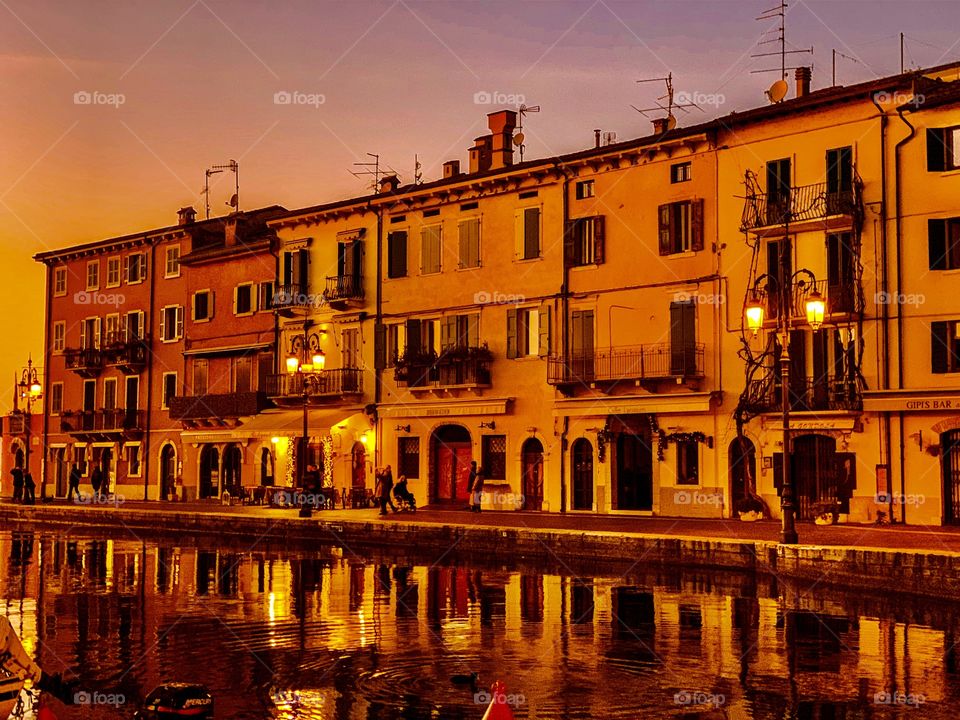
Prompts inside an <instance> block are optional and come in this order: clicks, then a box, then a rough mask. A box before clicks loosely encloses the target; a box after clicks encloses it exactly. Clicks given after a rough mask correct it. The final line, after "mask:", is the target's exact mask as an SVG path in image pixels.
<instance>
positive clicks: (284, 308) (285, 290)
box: [273, 283, 319, 317]
mask: <svg viewBox="0 0 960 720" xmlns="http://www.w3.org/2000/svg"><path fill="white" fill-rule="evenodd" d="M313 307H319V298H317V297H316V296H315V295H311V294H310V288H309V286H308V285H306V284H302V283H288V284H286V285H277V286H276V288H275V289H274V291H273V308H274V310H277V311H278V312H280V314H282V315H285V316H288V317H289V316H291V315H293V313H294V311H295V310H309V309H310V308H313Z"/></svg>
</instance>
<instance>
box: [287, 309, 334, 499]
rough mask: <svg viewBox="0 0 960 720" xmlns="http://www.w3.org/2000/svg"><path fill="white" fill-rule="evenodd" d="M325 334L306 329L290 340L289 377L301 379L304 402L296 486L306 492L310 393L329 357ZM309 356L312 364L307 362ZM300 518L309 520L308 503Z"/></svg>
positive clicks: (319, 380) (319, 379)
mask: <svg viewBox="0 0 960 720" xmlns="http://www.w3.org/2000/svg"><path fill="white" fill-rule="evenodd" d="M324 334H325V333H323V331H322V330H321V332H319V333H316V332H313V333H308V332H307V331H306V328H305V329H304V332H303V334H302V335H296V336H294V337H293V338H291V340H290V352H289V354H288V355H287V359H286V367H287V374H288V375H289V376H290V378H291V379H293V378H297V377H299V378H300V395H301V397H302V399H303V435H302V436H301V440H300V451H299V452H298V453H297V487H300V488H302V489H306V475H307V448H308V443H309V437H310V434H309V428H308V419H309V411H310V391H311V390H312V389H315V388H316V387H317V386H318V385H319V384H320V383H321V382H322V377H323V371H324V367H326V364H327V356H326V354H325V353H324V352H323V348H321V347H320V338H321V335H324ZM308 354H309V357H310V363H309V364H308V363H307V356H308ZM300 516H301V517H310V505H309V503H306V502H304V503H302V504H301V506H300Z"/></svg>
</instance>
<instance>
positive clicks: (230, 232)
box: [223, 215, 237, 247]
mask: <svg viewBox="0 0 960 720" xmlns="http://www.w3.org/2000/svg"><path fill="white" fill-rule="evenodd" d="M223 244H224V246H226V247H233V246H234V245H236V244H237V216H236V215H231V216H230V217H228V218H227V219H226V220H225V221H224V223H223Z"/></svg>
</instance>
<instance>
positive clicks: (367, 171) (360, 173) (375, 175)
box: [350, 153, 398, 192]
mask: <svg viewBox="0 0 960 720" xmlns="http://www.w3.org/2000/svg"><path fill="white" fill-rule="evenodd" d="M367 155H368V156H369V157H372V158H373V162H356V163H354V164H353V166H354V167H358V168H363V169H362V170H351V171H350V174H351V175H353V176H354V177H357V178H363V177H364V176H366V177H369V178H372V180H371V183H370V185H368V187H369V188H371V189H372V190H373V191H374V192H377V190H379V189H380V180H381V178H384V177H386V176H387V175H398V173H397V171H396V170H394V169H393V168H390V167H387V168H385V169H381V167H380V156H379V155H374V154H373V153H367Z"/></svg>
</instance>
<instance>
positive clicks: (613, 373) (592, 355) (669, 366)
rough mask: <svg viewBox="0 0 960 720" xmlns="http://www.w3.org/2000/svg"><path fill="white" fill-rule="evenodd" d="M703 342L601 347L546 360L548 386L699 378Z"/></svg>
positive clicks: (701, 370) (701, 366) (701, 367)
mask: <svg viewBox="0 0 960 720" xmlns="http://www.w3.org/2000/svg"><path fill="white" fill-rule="evenodd" d="M703 354H704V344H703V343H692V344H690V345H683V346H679V347H674V346H673V345H671V344H670V343H662V344H656V345H632V346H623V347H615V348H602V349H597V350H593V351H592V352H588V353H575V354H571V355H570V356H569V357H566V358H564V357H558V356H554V357H551V358H548V360H547V382H548V383H550V384H551V385H559V386H563V385H586V386H589V385H593V384H595V383H612V384H616V383H618V382H621V381H634V382H639V381H661V380H673V381H675V382H676V381H682V380H683V379H685V378H702V377H703V375H704V372H703Z"/></svg>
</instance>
